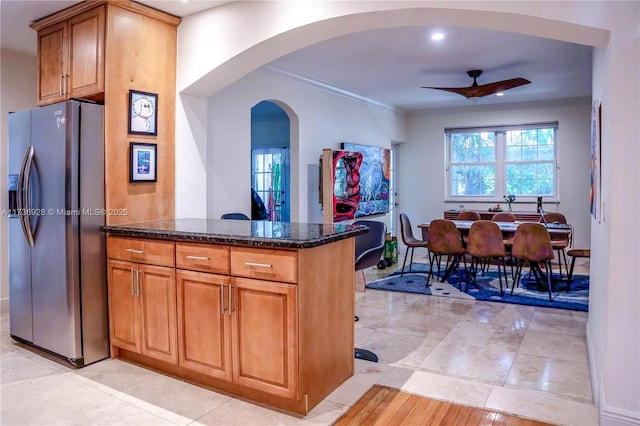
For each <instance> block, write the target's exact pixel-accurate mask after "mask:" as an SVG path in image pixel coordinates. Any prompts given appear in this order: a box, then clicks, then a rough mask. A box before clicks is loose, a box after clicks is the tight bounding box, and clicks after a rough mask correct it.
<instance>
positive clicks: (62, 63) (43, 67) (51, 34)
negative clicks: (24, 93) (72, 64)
mask: <svg viewBox="0 0 640 426" xmlns="http://www.w3.org/2000/svg"><path fill="white" fill-rule="evenodd" d="M67 57H68V50H67V23H66V22H61V23H59V24H55V25H52V26H50V27H48V28H45V29H44V30H41V31H38V104H39V105H43V104H50V103H54V102H59V101H62V100H64V99H65V93H64V82H63V80H64V76H65V75H66V74H67V73H68V71H67V68H66V64H67V61H68V59H67Z"/></svg>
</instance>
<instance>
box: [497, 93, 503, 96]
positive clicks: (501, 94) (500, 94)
mask: <svg viewBox="0 0 640 426" xmlns="http://www.w3.org/2000/svg"><path fill="white" fill-rule="evenodd" d="M496 96H504V92H498V93H496Z"/></svg>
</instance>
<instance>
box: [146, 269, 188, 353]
mask: <svg viewBox="0 0 640 426" xmlns="http://www.w3.org/2000/svg"><path fill="white" fill-rule="evenodd" d="M137 268H138V277H137V279H138V283H139V287H138V293H139V294H138V296H139V301H140V317H141V327H142V353H143V354H144V355H147V356H150V357H153V358H157V359H160V360H162V361H166V362H170V363H173V364H177V363H178V330H177V322H176V279H175V270H174V269H173V268H167V267H164V266H152V265H137Z"/></svg>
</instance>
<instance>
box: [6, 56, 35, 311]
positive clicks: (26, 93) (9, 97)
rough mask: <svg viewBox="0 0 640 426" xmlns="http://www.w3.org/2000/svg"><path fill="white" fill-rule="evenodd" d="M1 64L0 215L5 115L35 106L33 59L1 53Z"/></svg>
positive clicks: (7, 285)
mask: <svg viewBox="0 0 640 426" xmlns="http://www.w3.org/2000/svg"><path fill="white" fill-rule="evenodd" d="M1 55H2V60H1V63H0V93H1V95H0V129H2V135H1V138H0V212H4V211H5V209H6V208H7V207H8V206H7V203H8V196H7V191H8V188H7V173H8V171H7V170H8V169H7V151H8V145H7V140H8V129H7V114H9V112H11V111H22V110H24V109H29V108H33V107H35V106H36V99H37V98H36V96H37V91H36V87H37V84H36V83H37V61H36V57H35V56H33V55H25V54H22V53H18V52H13V51H11V50H6V49H3V50H2V53H1ZM7 241H8V230H7V215H6V214H0V242H1V244H0V300H3V299H6V298H8V297H9V268H8V253H7Z"/></svg>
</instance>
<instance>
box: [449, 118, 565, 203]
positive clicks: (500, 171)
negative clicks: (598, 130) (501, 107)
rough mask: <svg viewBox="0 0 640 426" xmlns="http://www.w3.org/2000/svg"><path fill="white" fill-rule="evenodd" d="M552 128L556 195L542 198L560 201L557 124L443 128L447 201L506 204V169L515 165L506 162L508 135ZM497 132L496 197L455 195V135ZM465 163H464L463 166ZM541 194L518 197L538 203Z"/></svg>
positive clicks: (554, 190) (546, 200)
mask: <svg viewBox="0 0 640 426" xmlns="http://www.w3.org/2000/svg"><path fill="white" fill-rule="evenodd" d="M547 128H552V129H553V130H554V132H553V165H552V168H553V194H552V195H543V196H542V197H543V199H544V200H545V202H558V201H559V200H560V194H559V188H560V185H559V181H560V173H559V170H560V167H559V164H560V161H559V158H558V153H559V150H558V132H559V126H558V122H557V121H554V122H542V123H528V124H514V125H502V126H481V127H463V128H460V127H458V128H445V129H444V154H445V155H444V157H445V158H444V167H445V185H444V186H445V188H444V190H445V202H456V203H463V202H464V203H473V202H478V203H504V198H503V196H504V195H505V194H506V187H507V182H506V169H507V164H513V162H512V161H509V162H507V161H506V139H507V138H506V132H507V131H509V130H531V129H547ZM481 132H494V133H495V138H494V140H495V167H496V171H495V188H496V189H495V192H496V193H495V195H490V196H487V195H453V194H452V190H453V185H452V182H453V181H452V166H455V165H457V164H460V163H453V162H452V143H451V142H452V138H451V135H452V134H456V133H481ZM534 163H546V161H535V162H534ZM463 164H465V163H463ZM466 164H487V162H476V163H466ZM537 197H538V195H517V200H518V201H520V202H534V203H535V202H536V200H537Z"/></svg>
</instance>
